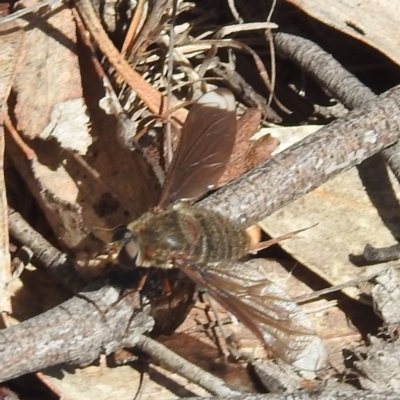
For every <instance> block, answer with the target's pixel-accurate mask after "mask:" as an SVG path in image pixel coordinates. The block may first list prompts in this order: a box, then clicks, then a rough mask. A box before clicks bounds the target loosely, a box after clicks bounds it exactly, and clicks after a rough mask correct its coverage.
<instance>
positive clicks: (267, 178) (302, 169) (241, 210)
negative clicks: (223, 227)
mask: <svg viewBox="0 0 400 400" xmlns="http://www.w3.org/2000/svg"><path fill="white" fill-rule="evenodd" d="M399 139H400V86H396V87H394V88H392V89H390V90H388V91H387V92H385V93H383V94H382V95H380V96H378V97H376V98H375V99H373V100H372V101H370V102H368V103H367V104H365V105H364V106H362V107H360V108H357V109H355V110H354V111H351V112H350V113H349V114H347V115H346V116H345V117H344V118H341V119H339V120H337V121H334V122H333V123H331V124H329V125H327V126H326V127H324V128H322V129H320V130H319V131H318V132H317V133H316V134H314V135H312V136H311V137H308V138H306V139H304V140H303V141H301V142H299V143H298V144H296V145H295V146H292V147H290V148H289V149H288V150H286V151H284V152H282V153H280V154H278V155H277V156H276V157H274V158H272V159H270V160H268V161H266V162H265V163H263V164H261V165H260V166H259V167H257V168H255V169H253V170H252V171H250V172H248V173H247V174H245V175H243V176H241V177H240V178H238V179H237V180H235V181H234V182H232V183H231V184H229V185H227V186H225V187H223V188H222V189H220V190H219V191H218V192H217V193H215V194H214V195H212V196H209V197H208V198H207V199H205V200H203V201H202V202H201V203H200V204H201V205H202V206H203V207H206V208H209V209H213V210H215V211H218V212H220V213H221V214H223V215H225V216H227V217H229V218H231V219H232V220H236V221H239V222H241V223H245V224H246V225H247V226H250V225H252V224H254V223H256V222H257V221H260V220H261V219H263V218H264V217H266V216H267V215H269V214H271V213H273V212H274V211H275V210H277V209H278V208H280V207H283V206H284V205H285V204H287V203H288V202H290V201H293V200H295V199H297V198H299V197H300V196H302V195H304V194H306V193H308V192H310V191H311V190H313V189H315V188H316V187H318V186H320V185H322V184H323V183H324V182H326V181H328V180H329V179H331V178H333V177H334V176H336V175H338V174H339V173H340V172H342V171H344V170H347V169H349V168H351V167H353V166H355V165H357V164H360V163H361V162H362V161H364V160H365V159H367V158H369V157H371V156H372V155H374V154H376V153H378V152H380V151H381V150H383V149H384V148H385V147H388V146H390V145H392V144H393V143H395V142H396V141H398V140H399Z"/></svg>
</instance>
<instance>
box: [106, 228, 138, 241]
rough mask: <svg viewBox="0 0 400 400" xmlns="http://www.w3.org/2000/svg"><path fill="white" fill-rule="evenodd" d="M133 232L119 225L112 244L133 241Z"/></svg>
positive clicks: (115, 230)
mask: <svg viewBox="0 0 400 400" xmlns="http://www.w3.org/2000/svg"><path fill="white" fill-rule="evenodd" d="M132 237H133V235H132V231H131V230H130V229H128V228H127V227H126V226H125V225H119V226H117V227H116V228H115V229H114V232H113V235H112V238H111V242H124V241H127V240H129V239H132Z"/></svg>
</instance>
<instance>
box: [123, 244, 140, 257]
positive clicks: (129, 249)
mask: <svg viewBox="0 0 400 400" xmlns="http://www.w3.org/2000/svg"><path fill="white" fill-rule="evenodd" d="M121 251H123V252H124V253H125V255H126V256H127V257H128V258H130V259H131V260H132V261H134V260H136V258H137V256H138V253H139V246H138V244H137V243H136V242H135V241H134V240H133V239H132V240H130V241H129V242H126V244H125V246H124V247H123V248H122V249H121Z"/></svg>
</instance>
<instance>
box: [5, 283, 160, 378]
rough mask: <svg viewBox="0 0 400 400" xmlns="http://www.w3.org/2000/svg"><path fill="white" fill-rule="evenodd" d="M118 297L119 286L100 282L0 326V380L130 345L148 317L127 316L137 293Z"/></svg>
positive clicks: (147, 323) (89, 358)
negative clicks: (38, 312)
mask: <svg viewBox="0 0 400 400" xmlns="http://www.w3.org/2000/svg"><path fill="white" fill-rule="evenodd" d="M119 297H120V293H119V290H116V289H115V288H113V287H110V286H103V287H102V288H100V289H98V290H93V291H90V292H85V293H81V294H80V295H78V296H75V297H73V298H72V299H71V300H69V301H66V302H65V303H63V304H61V305H60V306H58V307H55V308H53V309H52V310H50V311H47V312H46V313H44V314H41V315H38V316H37V317H34V318H32V319H30V320H28V321H25V322H22V323H21V324H19V325H16V326H13V327H11V328H8V329H4V330H0V381H5V380H8V379H11V378H15V377H17V376H20V375H23V374H26V373H29V372H34V371H39V370H41V369H43V368H46V367H49V366H52V365H57V364H60V363H70V364H73V365H80V364H83V363H85V364H86V363H89V362H91V361H93V360H95V359H96V358H97V357H98V356H99V355H100V353H103V352H105V353H107V354H108V353H111V352H112V351H114V350H116V349H118V348H121V347H123V346H124V345H129V346H133V345H134V344H135V343H136V341H137V340H138V338H139V335H140V334H141V333H143V332H148V331H150V330H151V329H152V326H153V320H152V318H150V317H149V316H148V314H147V313H145V312H140V313H137V314H136V315H135V318H134V319H132V316H133V310H134V309H139V299H138V297H139V296H138V294H136V295H134V296H127V297H124V298H123V299H119ZM132 297H133V304H132ZM127 342H128V343H127Z"/></svg>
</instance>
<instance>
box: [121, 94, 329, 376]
mask: <svg viewBox="0 0 400 400" xmlns="http://www.w3.org/2000/svg"><path fill="white" fill-rule="evenodd" d="M235 134H236V116H235V99H234V97H233V94H232V93H231V92H230V91H228V90H226V89H217V90H214V91H211V92H209V93H207V94H205V95H204V96H203V97H201V98H200V100H199V101H198V102H197V103H196V104H195V105H194V106H193V107H192V109H191V110H190V112H189V114H188V117H187V119H186V121H185V124H184V126H183V129H182V134H181V138H180V141H179V143H178V146H177V150H176V153H175V155H174V158H173V160H172V162H171V165H170V168H169V170H168V172H167V176H166V179H165V185H164V188H163V191H162V194H161V198H160V201H159V204H158V206H157V208H156V209H155V210H154V211H152V212H148V213H146V214H144V215H143V216H142V217H140V218H139V219H137V220H136V221H134V222H132V223H131V224H129V225H128V227H127V229H125V231H124V234H123V238H122V239H121V240H119V244H120V246H119V248H120V249H121V253H120V255H122V254H123V256H124V257H126V256H128V257H129V259H131V260H134V261H135V264H136V265H137V266H142V267H158V268H164V269H170V268H179V269H180V270H181V271H183V272H184V273H185V274H186V275H187V276H188V277H189V278H191V279H192V280H193V281H194V282H196V283H198V284H199V285H201V286H202V287H204V288H205V289H207V290H208V292H209V294H210V295H211V296H212V297H214V298H215V299H216V300H217V301H218V302H219V303H221V305H223V306H224V307H225V308H226V309H227V310H228V311H230V312H231V313H232V314H234V315H236V316H237V317H238V318H239V320H241V321H242V322H243V323H244V324H245V325H246V326H247V327H248V328H249V329H250V330H251V331H252V332H253V333H254V334H255V335H257V336H258V337H259V338H260V339H261V340H262V341H264V343H265V344H266V345H267V346H268V347H269V348H270V349H271V350H272V352H273V353H275V354H276V355H277V356H279V357H280V358H282V359H284V360H285V361H287V362H289V363H293V364H295V365H296V366H298V367H300V368H303V369H311V370H317V369H320V368H322V367H324V366H325V363H326V354H325V349H324V347H323V345H322V342H321V341H320V339H319V337H318V336H316V334H315V332H314V329H313V327H312V325H311V323H310V322H309V321H308V319H307V317H305V315H304V314H303V313H302V312H301V310H300V309H299V307H298V306H297V304H296V303H295V302H294V301H293V300H291V299H290V297H289V296H288V295H287V294H286V292H285V291H284V290H283V289H281V288H280V287H279V286H277V285H275V284H273V283H272V282H270V281H269V280H268V279H267V278H266V277H265V274H264V273H263V272H260V271H259V270H258V268H257V267H255V266H254V263H253V264H249V263H246V264H242V263H239V262H238V261H239V260H240V259H241V258H242V257H243V256H245V255H246V254H247V253H248V252H249V250H251V240H250V237H249V236H248V235H247V233H246V231H245V229H244V228H243V227H242V226H240V225H238V224H236V223H234V222H232V221H230V220H228V219H226V218H225V217H223V216H222V215H220V214H218V213H216V212H214V211H209V210H203V209H201V208H198V207H197V206H194V207H192V206H191V204H190V201H192V202H193V201H195V200H196V199H197V198H198V197H199V196H201V195H203V194H204V193H206V192H207V191H208V190H210V188H212V187H214V186H215V185H216V183H217V182H218V179H219V178H220V176H221V175H222V173H223V171H224V168H225V166H226V164H227V162H228V159H229V156H230V154H231V152H232V148H233V145H234V141H235Z"/></svg>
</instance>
